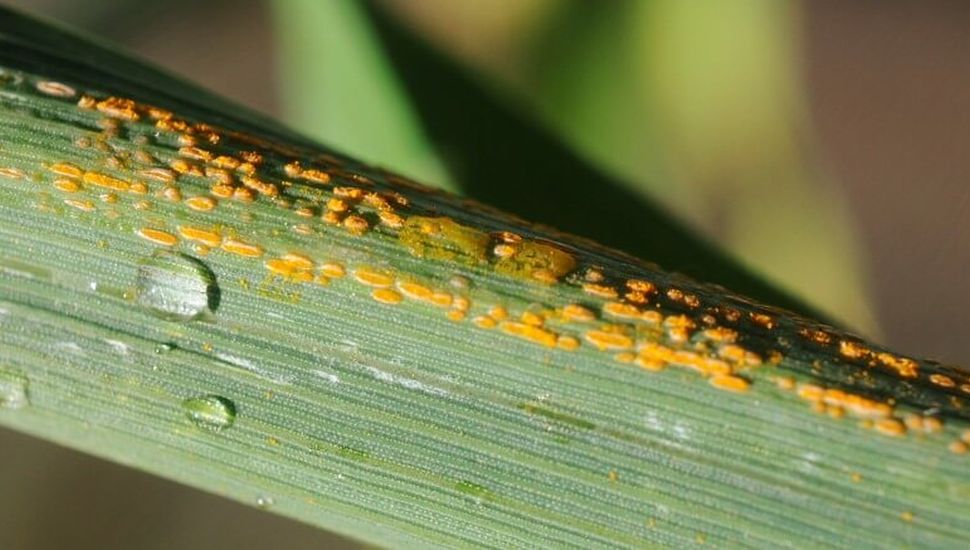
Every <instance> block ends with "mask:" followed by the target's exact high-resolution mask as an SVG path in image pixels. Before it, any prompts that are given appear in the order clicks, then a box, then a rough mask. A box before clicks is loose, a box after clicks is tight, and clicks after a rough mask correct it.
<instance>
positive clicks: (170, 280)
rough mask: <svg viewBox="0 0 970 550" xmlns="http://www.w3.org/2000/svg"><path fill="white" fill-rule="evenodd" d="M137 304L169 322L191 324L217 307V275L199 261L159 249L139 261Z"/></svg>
mask: <svg viewBox="0 0 970 550" xmlns="http://www.w3.org/2000/svg"><path fill="white" fill-rule="evenodd" d="M136 301H137V303H138V304H140V305H142V306H144V307H146V308H148V309H149V310H150V311H151V312H152V313H153V314H154V315H156V316H158V317H161V318H162V319H166V320H168V321H183V322H184V321H191V320H193V319H198V318H199V317H201V316H202V315H204V314H205V313H207V312H211V311H215V309H216V308H217V307H218V306H219V286H218V284H216V276H215V274H213V273H212V270H210V269H209V268H208V267H207V266H206V265H205V264H204V263H202V262H200V261H199V260H197V259H195V258H193V257H191V256H187V255H185V254H181V253H178V252H172V251H169V250H159V251H156V252H155V253H154V254H152V255H151V256H150V257H148V258H146V259H144V260H142V261H141V262H139V265H138V280H137V295H136Z"/></svg>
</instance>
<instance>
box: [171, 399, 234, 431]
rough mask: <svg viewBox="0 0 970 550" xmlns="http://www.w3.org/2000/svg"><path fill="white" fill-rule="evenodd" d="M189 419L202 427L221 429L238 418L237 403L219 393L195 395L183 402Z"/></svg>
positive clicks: (230, 424)
mask: <svg viewBox="0 0 970 550" xmlns="http://www.w3.org/2000/svg"><path fill="white" fill-rule="evenodd" d="M182 408H183V409H185V414H186V415H187V416H188V417H189V419H190V420H191V421H192V422H194V423H195V425H196V426H199V427H200V428H205V429H207V430H213V431H219V430H222V429H224V428H228V427H229V426H232V423H233V422H235V420H236V405H235V404H234V403H233V402H232V401H230V400H229V399H226V398H225V397H222V396H219V395H204V396H201V397H193V398H190V399H186V400H185V401H183V402H182Z"/></svg>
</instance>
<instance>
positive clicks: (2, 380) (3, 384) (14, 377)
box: [0, 367, 30, 409]
mask: <svg viewBox="0 0 970 550" xmlns="http://www.w3.org/2000/svg"><path fill="white" fill-rule="evenodd" d="M27 383H28V382H27V377H26V376H25V375H24V374H23V373H22V372H20V371H18V370H15V369H11V368H7V367H0V409H21V408H23V407H26V406H27V405H30V399H29V398H28V396H27Z"/></svg>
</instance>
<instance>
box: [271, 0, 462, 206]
mask: <svg viewBox="0 0 970 550" xmlns="http://www.w3.org/2000/svg"><path fill="white" fill-rule="evenodd" d="M273 6H274V11H275V15H276V28H277V34H278V37H279V38H278V43H279V48H280V50H279V62H280V66H281V70H282V77H281V78H280V85H281V90H280V91H281V93H282V95H283V99H284V101H283V105H284V110H285V112H286V119H287V120H288V121H289V122H290V124H292V125H293V126H294V127H295V128H297V129H299V130H301V131H303V132H304V133H305V134H307V135H309V136H312V137H314V138H317V139H319V140H320V141H321V142H323V143H327V144H330V145H332V146H333V147H336V148H338V149H341V150H343V151H347V152H348V153H351V154H353V155H355V156H357V157H360V158H363V159H366V160H369V161H372V162H375V163H377V164H381V165H383V166H393V167H394V168H395V169H398V170H400V171H401V172H402V173H404V174H406V175H408V176H410V177H413V178H417V179H420V180H422V181H425V182H428V183H429V184H432V185H436V186H438V187H442V188H445V189H450V190H453V186H452V185H451V183H450V180H449V177H448V174H447V172H446V171H445V169H444V167H443V166H442V164H441V162H440V160H439V159H438V156H437V152H436V151H435V149H434V147H433V146H431V145H430V144H429V143H428V141H427V139H426V138H425V136H424V129H423V128H422V126H421V124H420V121H419V120H418V119H417V116H418V115H417V113H416V112H415V111H414V110H413V108H412V105H411V103H410V98H409V97H408V95H407V93H406V92H405V91H404V90H403V87H402V85H401V84H400V82H399V81H398V77H397V75H396V73H395V72H394V70H393V67H391V66H390V63H389V61H388V60H387V59H386V57H385V56H384V52H383V51H382V49H381V44H380V41H379V38H378V37H377V36H375V35H374V32H373V29H372V28H371V23H370V21H369V20H368V18H367V15H366V12H365V11H364V10H363V8H362V6H361V5H360V4H358V3H356V2H344V1H338V2H320V1H317V0H289V1H286V2H275V3H274V4H273Z"/></svg>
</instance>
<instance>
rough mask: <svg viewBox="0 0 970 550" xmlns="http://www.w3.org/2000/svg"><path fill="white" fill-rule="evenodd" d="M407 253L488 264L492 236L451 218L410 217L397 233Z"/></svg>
mask: <svg viewBox="0 0 970 550" xmlns="http://www.w3.org/2000/svg"><path fill="white" fill-rule="evenodd" d="M398 239H399V240H400V241H401V244H403V245H404V247H405V248H407V249H408V251H409V252H410V253H411V254H413V255H415V256H417V257H419V258H429V259H434V260H442V261H450V262H457V263H463V264H477V263H481V262H483V261H485V258H486V250H487V247H488V242H489V237H488V234H486V233H485V232H483V231H479V230H477V229H474V228H471V227H467V226H464V225H461V224H459V223H457V222H455V221H454V220H452V219H451V218H447V217H437V218H431V217H426V216H410V217H409V218H407V219H406V220H405V221H404V226H403V227H402V228H401V229H400V230H399V232H398Z"/></svg>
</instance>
